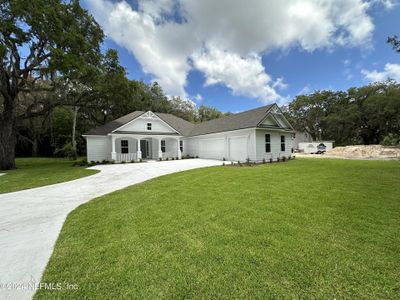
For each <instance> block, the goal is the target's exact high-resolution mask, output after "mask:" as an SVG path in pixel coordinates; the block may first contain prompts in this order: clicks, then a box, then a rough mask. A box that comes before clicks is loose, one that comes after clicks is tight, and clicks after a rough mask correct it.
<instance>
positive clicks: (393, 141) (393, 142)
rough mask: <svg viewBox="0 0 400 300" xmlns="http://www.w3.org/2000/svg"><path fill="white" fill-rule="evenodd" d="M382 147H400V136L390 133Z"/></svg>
mask: <svg viewBox="0 0 400 300" xmlns="http://www.w3.org/2000/svg"><path fill="white" fill-rule="evenodd" d="M381 145H382V146H397V145H400V135H397V134H393V133H389V134H388V135H387V136H385V137H384V138H383V140H382V142H381Z"/></svg>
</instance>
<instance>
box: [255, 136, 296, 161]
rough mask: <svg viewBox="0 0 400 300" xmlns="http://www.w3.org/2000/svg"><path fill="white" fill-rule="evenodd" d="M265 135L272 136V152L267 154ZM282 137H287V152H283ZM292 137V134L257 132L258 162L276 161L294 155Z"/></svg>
mask: <svg viewBox="0 0 400 300" xmlns="http://www.w3.org/2000/svg"><path fill="white" fill-rule="evenodd" d="M265 134H270V135H271V152H270V153H266V152H265ZM281 135H284V136H285V151H283V152H282V151H281ZM291 141H292V136H291V134H290V133H286V132H279V131H272V130H270V131H269V130H259V129H257V130H256V147H257V150H256V152H257V160H263V159H266V160H269V159H270V158H272V159H273V160H274V161H275V160H277V158H282V157H286V158H288V157H289V156H291V155H292V148H291V146H292V142H291Z"/></svg>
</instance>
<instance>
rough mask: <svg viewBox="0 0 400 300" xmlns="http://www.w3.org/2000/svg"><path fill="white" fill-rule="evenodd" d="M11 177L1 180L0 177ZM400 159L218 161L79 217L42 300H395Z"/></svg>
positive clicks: (101, 201)
mask: <svg viewBox="0 0 400 300" xmlns="http://www.w3.org/2000/svg"><path fill="white" fill-rule="evenodd" d="M0 180H2V179H1V178H0ZM399 195H400V162H382V161H349V160H331V159H324V160H322V159H316V160H295V161H291V162H287V163H279V164H272V165H269V164H267V165H261V166H257V167H244V168H236V167H235V168H232V167H212V168H205V169H198V170H193V171H187V172H183V173H178V174H173V175H168V176H164V177H160V178H158V179H155V180H151V181H148V182H146V183H143V184H139V185H136V186H132V187H130V188H127V189H124V190H121V191H118V192H115V193H112V194H109V195H107V196H103V197H100V198H98V199H96V200H94V201H91V202H89V203H87V204H85V205H82V206H81V207H79V208H78V209H76V210H75V211H74V212H72V213H71V214H70V216H69V217H68V219H67V221H66V223H65V225H64V227H63V229H62V232H61V235H60V238H59V240H58V242H57V244H56V247H55V251H54V253H53V255H52V257H51V260H50V262H49V264H48V266H47V269H46V271H45V274H44V277H43V278H42V281H43V282H45V283H52V282H53V283H57V282H67V283H70V284H77V285H78V286H79V288H78V289H76V290H74V289H72V290H67V289H63V290H40V291H38V293H37V294H36V296H35V298H36V299H54V298H69V299H82V298H88V299H118V298H125V299H133V298H138V299H158V298H167V299H182V298H194V299H215V298H225V299H232V298H244V299H251V298H253V299H254V298H257V299H268V298H317V299H334V298H337V299H345V298H354V299H390V298H392V299H395V298H398V295H399V293H400V264H399V262H400V234H399V232H400V197H399Z"/></svg>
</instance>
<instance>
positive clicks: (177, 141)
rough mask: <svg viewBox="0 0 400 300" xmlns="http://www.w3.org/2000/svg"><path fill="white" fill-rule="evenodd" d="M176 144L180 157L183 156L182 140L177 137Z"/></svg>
mask: <svg viewBox="0 0 400 300" xmlns="http://www.w3.org/2000/svg"><path fill="white" fill-rule="evenodd" d="M176 144H177V153H178V159H181V158H182V153H181V147H180V146H181V142H180V140H179V139H176Z"/></svg>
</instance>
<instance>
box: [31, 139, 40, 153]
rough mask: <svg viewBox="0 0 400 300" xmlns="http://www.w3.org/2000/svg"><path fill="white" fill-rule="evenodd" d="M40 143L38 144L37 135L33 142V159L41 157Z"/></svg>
mask: <svg viewBox="0 0 400 300" xmlns="http://www.w3.org/2000/svg"><path fill="white" fill-rule="evenodd" d="M38 144H39V142H38V138H37V136H36V135H35V136H34V137H33V141H32V157H37V156H38V155H39V145H38Z"/></svg>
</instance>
